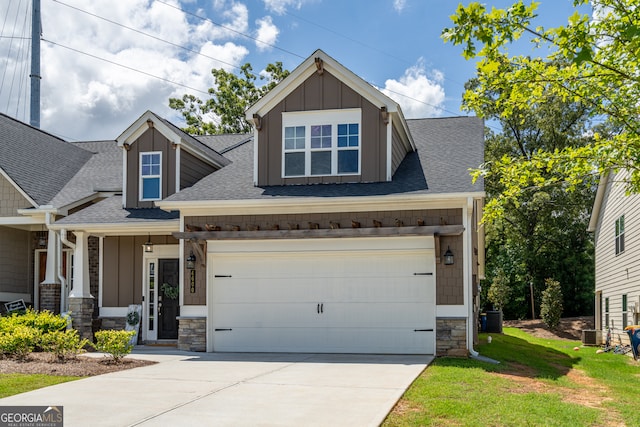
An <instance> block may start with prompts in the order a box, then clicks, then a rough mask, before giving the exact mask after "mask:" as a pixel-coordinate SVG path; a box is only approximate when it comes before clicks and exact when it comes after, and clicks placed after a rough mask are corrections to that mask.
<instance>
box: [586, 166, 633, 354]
mask: <svg viewBox="0 0 640 427" xmlns="http://www.w3.org/2000/svg"><path fill="white" fill-rule="evenodd" d="M627 174H628V172H626V171H620V172H617V173H614V172H610V173H607V174H604V175H603V176H602V177H601V178H600V184H599V185H598V191H597V193H596V199H595V202H594V206H593V211H592V214H591V221H590V223H589V231H592V232H594V240H595V259H596V289H595V292H596V294H595V297H596V301H595V307H596V312H595V326H596V330H600V331H606V330H607V328H609V329H611V330H612V332H613V334H614V335H620V334H621V333H622V331H623V330H624V328H625V327H626V326H629V325H636V324H638V323H639V322H640V283H639V282H638V278H639V277H640V276H639V273H640V271H639V270H638V268H637V267H638V260H639V259H640V251H639V250H638V233H635V232H634V231H635V230H636V228H637V227H638V225H640V213H639V211H638V206H640V196H639V195H637V194H633V195H627V194H626V188H625V185H626V184H625V183H626V182H627ZM626 231H630V232H626ZM605 335H606V333H605V332H603V333H601V334H599V340H602V339H604V337H605ZM624 339H625V341H626V337H625V338H624ZM616 342H617V338H616Z"/></svg>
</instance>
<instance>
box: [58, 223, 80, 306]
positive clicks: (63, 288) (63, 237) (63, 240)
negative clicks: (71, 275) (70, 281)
mask: <svg viewBox="0 0 640 427" xmlns="http://www.w3.org/2000/svg"><path fill="white" fill-rule="evenodd" d="M58 235H59V236H60V239H59V245H58V247H59V252H58V254H59V258H58V259H59V260H60V264H59V268H58V279H59V280H60V292H61V295H60V313H65V312H66V311H67V302H68V299H67V295H68V293H69V292H68V290H67V279H66V278H65V277H64V276H63V275H62V260H63V257H62V245H63V244H65V245H67V246H68V247H70V248H71V249H73V250H74V251H75V249H76V245H75V244H73V243H71V242H70V241H69V240H68V239H67V230H65V229H62V230H60V231H59V232H58Z"/></svg>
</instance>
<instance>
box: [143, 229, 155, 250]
mask: <svg viewBox="0 0 640 427" xmlns="http://www.w3.org/2000/svg"><path fill="white" fill-rule="evenodd" d="M144 251H145V253H148V254H149V253H151V252H153V243H152V242H151V235H150V234H149V235H148V236H147V243H145V244H144Z"/></svg>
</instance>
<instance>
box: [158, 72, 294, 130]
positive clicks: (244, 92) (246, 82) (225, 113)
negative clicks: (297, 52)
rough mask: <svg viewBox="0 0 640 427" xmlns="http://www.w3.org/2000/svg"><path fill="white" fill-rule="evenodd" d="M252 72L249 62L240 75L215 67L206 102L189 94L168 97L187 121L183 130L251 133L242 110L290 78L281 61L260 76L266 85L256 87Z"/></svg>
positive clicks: (255, 78) (172, 106)
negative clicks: (286, 78) (212, 85)
mask: <svg viewBox="0 0 640 427" xmlns="http://www.w3.org/2000/svg"><path fill="white" fill-rule="evenodd" d="M252 71H253V69H252V68H251V64H249V63H246V64H244V65H243V66H242V67H240V75H239V76H238V75H235V74H233V73H230V72H228V71H225V70H223V69H221V68H220V69H216V68H214V69H212V70H211V74H213V78H214V80H215V87H212V88H209V94H210V95H211V97H210V98H209V99H206V100H204V101H203V100H202V99H200V98H198V97H196V96H194V95H189V94H185V95H183V96H182V98H170V99H169V107H171V108H173V109H174V110H177V111H180V112H181V113H182V116H183V117H184V119H185V121H186V127H185V128H184V129H183V130H184V131H185V132H187V133H190V134H195V135H208V134H219V133H246V132H250V131H251V125H250V124H249V123H248V122H247V121H246V119H245V117H244V112H245V110H246V109H247V108H248V107H250V106H251V105H252V104H253V103H255V102H256V101H257V100H258V99H260V98H261V97H262V96H263V95H264V94H266V93H267V92H269V91H270V90H271V89H273V88H274V87H275V86H276V85H277V84H278V83H279V82H280V81H282V80H283V79H284V78H285V77H287V76H288V75H289V71H287V70H284V69H283V68H282V63H281V62H276V63H275V64H269V65H267V67H266V68H265V73H264V74H261V75H260V77H259V79H260V80H266V83H265V84H264V85H262V86H257V85H256V81H257V80H258V76H256V75H255V74H253V72H252Z"/></svg>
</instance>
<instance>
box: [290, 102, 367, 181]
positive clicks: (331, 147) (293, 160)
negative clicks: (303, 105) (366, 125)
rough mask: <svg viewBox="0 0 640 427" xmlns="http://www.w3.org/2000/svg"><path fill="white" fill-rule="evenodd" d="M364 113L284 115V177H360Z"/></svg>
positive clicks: (331, 111) (328, 111)
mask: <svg viewBox="0 0 640 427" xmlns="http://www.w3.org/2000/svg"><path fill="white" fill-rule="evenodd" d="M361 115H362V114H361V111H360V109H359V108H353V109H345V110H321V111H311V112H309V111H305V112H292V113H283V114H282V128H283V132H282V135H283V150H282V151H283V153H282V156H283V158H282V176H283V177H285V178H291V177H305V176H327V175H359V174H360V153H361V150H360V146H361V119H360V118H361Z"/></svg>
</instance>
